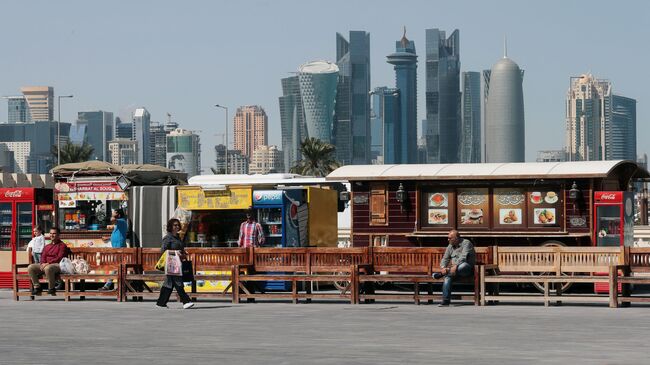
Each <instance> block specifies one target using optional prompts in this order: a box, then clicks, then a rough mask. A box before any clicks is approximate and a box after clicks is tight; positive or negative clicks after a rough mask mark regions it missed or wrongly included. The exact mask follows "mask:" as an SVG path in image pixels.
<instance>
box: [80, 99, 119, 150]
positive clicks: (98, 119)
mask: <svg viewBox="0 0 650 365" xmlns="http://www.w3.org/2000/svg"><path fill="white" fill-rule="evenodd" d="M77 126H85V142H86V143H88V144H89V145H91V146H92V147H93V148H94V151H93V154H92V155H91V156H90V159H91V160H101V161H109V160H110V158H111V157H110V153H109V151H108V142H109V141H111V140H113V131H114V126H113V113H111V112H105V111H102V110H98V111H88V112H79V113H77Z"/></svg>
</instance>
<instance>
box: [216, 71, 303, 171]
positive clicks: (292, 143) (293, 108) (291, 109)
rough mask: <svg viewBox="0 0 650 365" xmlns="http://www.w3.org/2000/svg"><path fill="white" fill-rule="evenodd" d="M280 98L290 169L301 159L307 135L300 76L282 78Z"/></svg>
mask: <svg viewBox="0 0 650 365" xmlns="http://www.w3.org/2000/svg"><path fill="white" fill-rule="evenodd" d="M279 99H280V100H279V101H280V127H281V129H282V151H283V152H284V153H283V155H284V156H283V158H284V169H285V171H289V169H290V168H291V167H292V166H293V165H294V164H295V163H296V161H298V160H299V159H300V143H301V142H302V140H303V139H304V136H306V135H307V127H306V126H305V116H304V113H303V109H302V98H301V97H300V83H299V81H298V76H291V77H287V78H284V79H282V96H280V98H279ZM224 155H225V153H224Z"/></svg>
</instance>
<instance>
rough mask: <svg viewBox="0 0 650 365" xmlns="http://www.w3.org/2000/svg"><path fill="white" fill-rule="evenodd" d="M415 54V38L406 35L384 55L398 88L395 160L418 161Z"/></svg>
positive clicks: (397, 161) (404, 161)
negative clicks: (398, 115) (392, 70)
mask: <svg viewBox="0 0 650 365" xmlns="http://www.w3.org/2000/svg"><path fill="white" fill-rule="evenodd" d="M417 57H418V56H417V55H416V53H415V42H413V41H410V40H408V39H407V38H406V28H404V35H403V36H402V39H400V40H399V41H397V42H395V53H392V54H390V55H388V56H387V62H388V63H390V64H391V65H394V69H395V86H396V88H397V89H399V92H400V113H401V115H400V123H399V131H396V134H398V135H399V138H400V141H399V149H398V150H396V151H395V156H396V162H395V163H417V162H418V150H417V143H416V141H417V125H418V123H417ZM385 161H386V160H385V159H384V162H385Z"/></svg>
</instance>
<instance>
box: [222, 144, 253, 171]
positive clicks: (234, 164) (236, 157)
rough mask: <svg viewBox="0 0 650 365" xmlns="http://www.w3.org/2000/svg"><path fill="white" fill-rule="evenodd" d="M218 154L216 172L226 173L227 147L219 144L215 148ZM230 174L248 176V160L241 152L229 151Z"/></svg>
mask: <svg viewBox="0 0 650 365" xmlns="http://www.w3.org/2000/svg"><path fill="white" fill-rule="evenodd" d="M214 152H215V154H216V160H215V164H216V167H215V170H216V172H217V173H218V174H225V172H226V146H225V145H223V144H218V145H216V146H214ZM228 174H229V175H232V174H248V158H247V157H246V156H244V155H242V154H241V151H239V150H228Z"/></svg>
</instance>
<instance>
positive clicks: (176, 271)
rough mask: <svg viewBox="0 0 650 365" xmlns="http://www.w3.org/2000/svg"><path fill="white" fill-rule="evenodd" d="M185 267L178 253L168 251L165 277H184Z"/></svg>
mask: <svg viewBox="0 0 650 365" xmlns="http://www.w3.org/2000/svg"><path fill="white" fill-rule="evenodd" d="M182 267H183V265H182V264H181V257H180V256H179V255H178V251H172V250H170V251H168V254H167V263H166V264H165V275H172V276H183V270H182Z"/></svg>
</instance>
